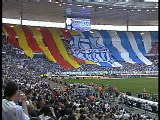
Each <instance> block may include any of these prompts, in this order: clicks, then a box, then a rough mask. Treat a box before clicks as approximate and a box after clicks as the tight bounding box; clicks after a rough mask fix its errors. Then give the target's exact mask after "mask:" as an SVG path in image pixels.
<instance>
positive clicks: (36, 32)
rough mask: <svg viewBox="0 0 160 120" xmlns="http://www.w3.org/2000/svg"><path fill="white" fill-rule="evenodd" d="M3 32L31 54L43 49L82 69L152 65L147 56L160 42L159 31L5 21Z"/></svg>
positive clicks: (51, 57) (62, 63)
mask: <svg viewBox="0 0 160 120" xmlns="http://www.w3.org/2000/svg"><path fill="white" fill-rule="evenodd" d="M3 32H4V34H5V36H6V38H7V41H8V42H10V43H11V44H12V45H13V46H14V47H16V48H19V49H22V50H23V51H24V53H25V54H26V55H27V56H28V57H30V58H33V56H34V53H40V52H43V53H44V54H45V56H46V58H47V59H48V60H49V61H52V62H54V63H57V64H59V65H60V66H61V67H63V69H65V70H71V69H72V68H79V67H80V64H81V63H85V64H96V65H99V66H108V67H122V66H123V64H122V63H125V62H126V63H131V64H145V65H152V62H151V61H150V60H149V59H148V58H147V57H146V56H147V54H148V53H149V54H150V53H154V52H156V50H157V48H156V47H157V45H156V44H157V43H158V32H143V33H142V32H123V31H122V32H121V31H106V30H95V31H92V33H91V32H89V31H84V32H77V31H69V30H65V29H56V28H42V27H31V26H19V25H9V24H3ZM63 38H65V40H64V39H63ZM152 44H153V45H154V48H152Z"/></svg>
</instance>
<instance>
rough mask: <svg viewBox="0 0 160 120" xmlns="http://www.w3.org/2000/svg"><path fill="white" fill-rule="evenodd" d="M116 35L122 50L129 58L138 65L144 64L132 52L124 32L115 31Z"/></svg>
mask: <svg viewBox="0 0 160 120" xmlns="http://www.w3.org/2000/svg"><path fill="white" fill-rule="evenodd" d="M117 34H118V36H119V38H120V40H121V44H122V46H123V48H124V49H126V50H127V52H128V53H129V57H130V58H131V59H132V60H133V61H134V62H136V63H138V64H144V63H143V62H142V61H141V60H140V59H139V58H138V57H137V55H136V53H135V52H134V50H133V49H132V47H131V45H130V42H129V38H128V36H127V34H126V33H125V32H119V31H117Z"/></svg>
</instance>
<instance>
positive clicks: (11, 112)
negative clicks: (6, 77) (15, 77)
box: [2, 81, 29, 120]
mask: <svg viewBox="0 0 160 120" xmlns="http://www.w3.org/2000/svg"><path fill="white" fill-rule="evenodd" d="M4 94H5V96H6V99H3V100H2V120H29V117H28V110H27V106H26V97H25V95H24V94H19V93H18V85H17V84H16V83H15V82H13V81H9V82H8V83H7V84H6V86H5V91H4ZM18 94H19V97H18ZM18 101H19V102H20V101H21V104H22V106H20V105H17V104H16V103H17V102H18Z"/></svg>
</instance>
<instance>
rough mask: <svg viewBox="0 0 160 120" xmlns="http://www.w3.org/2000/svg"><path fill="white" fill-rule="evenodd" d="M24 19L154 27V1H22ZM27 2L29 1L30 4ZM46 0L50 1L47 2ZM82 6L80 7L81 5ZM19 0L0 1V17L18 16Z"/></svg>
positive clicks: (16, 17) (156, 17)
mask: <svg viewBox="0 0 160 120" xmlns="http://www.w3.org/2000/svg"><path fill="white" fill-rule="evenodd" d="M22 1H23V3H22V12H23V19H24V20H34V21H47V22H58V23H64V22H65V17H66V16H68V17H84V18H91V24H92V25H94V24H96V25H97V24H101V25H119V26H121V25H126V24H127V22H126V21H127V20H129V25H141V26H146V25H147V26H152V25H153V26H157V25H158V6H157V5H158V4H157V3H155V2H131V3H125V4H122V5H118V4H117V5H116V4H114V5H113V4H112V5H110V4H108V5H106V4H90V5H89V4H85V5H84V4H83V5H82V3H73V4H69V3H67V2H63V3H61V4H59V3H56V2H55V1H53V0H43V1H42V0H41V1H40V0H39V1H40V2H37V1H38V0H22ZM29 1H33V2H32V4H31V2H29ZM49 1H50V2H49ZM81 5H82V6H81ZM20 12H21V2H20V0H3V2H2V18H12V19H20Z"/></svg>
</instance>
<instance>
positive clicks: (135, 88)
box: [66, 78, 158, 96]
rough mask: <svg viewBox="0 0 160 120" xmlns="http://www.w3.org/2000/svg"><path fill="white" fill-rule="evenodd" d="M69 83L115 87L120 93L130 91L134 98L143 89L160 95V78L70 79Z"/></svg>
mask: <svg viewBox="0 0 160 120" xmlns="http://www.w3.org/2000/svg"><path fill="white" fill-rule="evenodd" d="M66 82H68V83H85V84H88V83H91V82H93V83H97V84H99V85H101V84H103V85H104V86H105V85H113V86H117V88H118V91H120V90H121V91H124V92H126V91H130V92H131V93H132V96H135V95H136V93H137V92H142V91H143V88H145V89H146V91H147V92H148V93H151V94H155V93H156V94H157V93H158V78H123V79H103V80H102V79H100V80H97V79H69V80H66Z"/></svg>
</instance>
